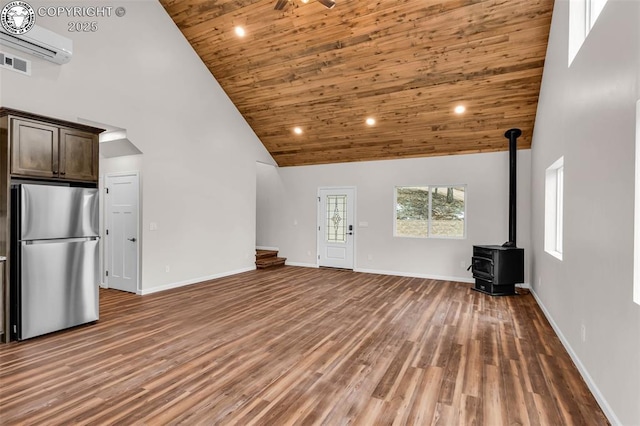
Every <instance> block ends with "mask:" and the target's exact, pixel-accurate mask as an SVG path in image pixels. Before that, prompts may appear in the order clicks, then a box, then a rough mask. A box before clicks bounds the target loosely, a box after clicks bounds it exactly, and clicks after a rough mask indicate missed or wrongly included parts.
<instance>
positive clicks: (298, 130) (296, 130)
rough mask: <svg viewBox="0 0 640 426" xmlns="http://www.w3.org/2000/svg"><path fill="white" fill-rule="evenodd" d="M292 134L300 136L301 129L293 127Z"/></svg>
mask: <svg viewBox="0 0 640 426" xmlns="http://www.w3.org/2000/svg"><path fill="white" fill-rule="evenodd" d="M293 133H295V134H296V135H301V134H302V128H300V127H294V128H293Z"/></svg>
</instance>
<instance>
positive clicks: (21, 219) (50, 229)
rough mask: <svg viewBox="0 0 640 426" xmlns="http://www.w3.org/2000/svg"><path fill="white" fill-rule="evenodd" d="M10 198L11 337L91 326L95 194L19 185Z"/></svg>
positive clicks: (94, 298) (95, 273)
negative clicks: (87, 324)
mask: <svg viewBox="0 0 640 426" xmlns="http://www.w3.org/2000/svg"><path fill="white" fill-rule="evenodd" d="M11 198H12V232H11V233H12V235H11V238H12V242H13V244H12V252H11V256H12V262H11V263H12V268H11V283H12V296H13V297H12V313H13V314H12V316H11V317H12V324H11V329H12V330H11V331H12V332H13V335H14V337H15V338H17V339H19V340H23V339H28V338H31V337H35V336H39V335H42V334H46V333H51V332H53V331H57V330H62V329H65V328H68V327H73V326H76V325H79V324H84V323H88V322H92V321H96V320H97V319H98V285H99V281H100V271H99V257H98V256H99V252H98V240H99V238H100V237H99V222H98V221H99V217H98V213H99V212H98V190H97V189H95V188H77V187H68V186H52V185H35V184H20V185H13V186H12V188H11Z"/></svg>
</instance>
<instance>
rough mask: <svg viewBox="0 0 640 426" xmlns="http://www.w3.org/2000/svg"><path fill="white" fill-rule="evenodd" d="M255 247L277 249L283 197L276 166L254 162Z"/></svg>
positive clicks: (282, 188)
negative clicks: (255, 180)
mask: <svg viewBox="0 0 640 426" xmlns="http://www.w3.org/2000/svg"><path fill="white" fill-rule="evenodd" d="M256 175H257V185H256V192H257V200H256V247H258V248H264V249H273V250H278V249H279V247H278V246H277V245H273V244H276V243H277V242H278V241H279V236H280V228H281V226H280V217H279V214H280V204H281V203H283V201H284V199H285V194H283V191H284V187H283V185H282V180H281V179H280V174H279V172H278V166H275V165H271V164H264V163H256Z"/></svg>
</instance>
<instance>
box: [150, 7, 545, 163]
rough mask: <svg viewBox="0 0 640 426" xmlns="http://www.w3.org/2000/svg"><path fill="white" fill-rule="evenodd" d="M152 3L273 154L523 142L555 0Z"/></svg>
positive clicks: (526, 143) (490, 147) (339, 157)
mask: <svg viewBox="0 0 640 426" xmlns="http://www.w3.org/2000/svg"><path fill="white" fill-rule="evenodd" d="M160 2H161V4H162V5H163V6H164V8H165V9H166V10H167V12H168V13H169V15H170V16H171V18H172V19H173V21H174V22H175V23H176V25H177V26H178V27H179V28H180V30H181V31H182V33H183V34H184V35H185V37H186V38H187V40H188V41H189V42H190V43H191V45H192V46H193V48H194V49H195V51H196V52H197V53H198V54H199V55H200V57H201V58H202V60H203V62H204V63H205V64H206V65H207V67H208V68H209V70H210V71H211V73H212V74H213V76H214V77H215V78H216V79H217V80H218V82H219V83H220V85H221V86H222V87H223V89H224V90H225V91H226V93H227V94H228V96H229V97H230V98H231V100H232V101H233V103H234V104H235V105H236V106H237V108H238V110H239V111H240V112H241V113H242V115H243V116H244V117H245V119H246V120H247V122H248V123H249V125H250V126H251V127H252V128H253V130H254V131H255V133H256V135H257V136H258V137H259V138H260V140H261V141H262V143H263V144H264V146H265V147H266V148H267V149H268V150H269V152H270V153H271V155H272V156H273V158H274V159H275V160H276V161H277V163H278V164H279V165H280V166H295V165H306V164H322V163H338V162H349V161H364V160H380V159H392V158H407V157H425V156H435V155H451V154H464V153H475V152H490V151H501V150H506V149H507V148H508V141H507V139H505V138H504V137H503V134H504V132H505V131H506V130H507V129H509V128H512V127H519V128H521V129H522V130H523V136H522V137H521V138H520V139H519V141H518V142H519V148H528V147H530V146H531V135H532V132H533V125H534V119H535V114H536V108H537V103H538V93H539V89H540V81H541V78H542V68H543V65H544V58H545V53H546V49H547V39H548V35H549V26H550V23H551V13H552V9H553V0H384V1H382V0H378V1H364V0H359V1H357V0H336V3H337V4H336V5H335V7H334V8H332V9H327V8H325V7H324V6H323V5H322V4H321V3H320V2H318V1H315V0H311V1H310V2H309V3H307V4H305V3H303V2H302V0H289V2H288V4H287V5H286V6H285V8H284V9H283V10H281V11H278V10H274V6H275V4H276V0H160ZM236 26H242V27H243V28H244V29H245V31H246V35H245V36H244V37H239V36H237V35H236V34H235V32H234V29H235V27H236ZM457 105H464V106H465V107H466V112H465V113H463V114H456V113H455V112H454V107H455V106H457ZM368 117H372V118H374V119H375V120H376V123H375V125H373V126H369V125H367V124H366V123H365V119H366V118H368ZM295 127H299V128H300V129H301V130H302V133H301V134H295V133H294V131H293V129H294V128H295Z"/></svg>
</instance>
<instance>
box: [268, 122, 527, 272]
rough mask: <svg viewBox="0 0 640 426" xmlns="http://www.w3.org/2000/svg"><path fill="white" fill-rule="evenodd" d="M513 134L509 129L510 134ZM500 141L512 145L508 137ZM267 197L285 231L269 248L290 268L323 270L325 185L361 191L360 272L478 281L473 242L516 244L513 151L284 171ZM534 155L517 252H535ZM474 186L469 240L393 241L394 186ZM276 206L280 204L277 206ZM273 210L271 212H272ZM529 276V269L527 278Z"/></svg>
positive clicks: (523, 158)
mask: <svg viewBox="0 0 640 426" xmlns="http://www.w3.org/2000/svg"><path fill="white" fill-rule="evenodd" d="M505 130H506V129H505ZM496 138H499V139H503V140H504V143H505V147H506V146H508V142H509V141H508V140H507V139H506V138H504V136H503V132H496ZM278 172H279V182H280V183H279V185H281V187H278V179H277V178H274V177H272V178H271V180H270V182H271V185H270V187H271V188H272V191H273V193H272V194H271V195H270V196H269V197H268V198H269V199H270V200H271V204H270V205H271V206H272V208H275V209H276V211H275V212H273V213H272V217H274V218H277V220H278V221H279V222H273V223H274V225H273V226H276V227H277V229H278V232H274V233H271V234H270V235H269V238H270V239H268V240H267V239H265V240H264V241H263V243H264V244H265V245H269V246H275V247H278V248H280V253H281V255H282V256H284V257H287V262H288V263H289V264H303V265H316V264H317V260H316V259H317V253H316V235H317V232H316V229H317V224H316V217H317V204H318V203H317V198H316V197H317V191H318V188H319V187H322V186H355V187H356V188H357V195H356V216H357V219H356V223H359V222H368V227H359V226H356V229H355V238H356V240H355V241H356V256H355V266H356V270H360V271H370V272H380V273H393V274H399V275H409V276H424V277H432V278H442V279H451V280H464V281H470V280H471V273H470V272H467V271H466V268H467V266H468V265H469V264H470V263H471V254H472V246H473V245H474V244H502V243H504V242H505V241H507V240H508V239H509V238H508V237H509V229H508V223H509V219H508V218H509V209H508V198H509V179H508V177H509V154H508V152H506V151H505V152H499V153H487V154H473V155H457V156H450V157H432V158H420V159H403V160H387V161H371V162H358V163H347V164H331V165H319V166H301V167H285V168H280V169H279V170H278ZM529 176H530V151H529V150H519V151H518V190H519V192H520V194H521V195H520V197H518V246H519V247H524V248H525V253H526V254H527V255H528V248H529V235H530V229H529V211H530V205H529V202H530V197H529V195H528V194H529V192H530V186H529ZM449 184H466V185H467V238H466V239H423V238H397V237H394V236H393V217H394V205H393V196H394V187H395V186H402V185H449ZM273 200H278V201H277V202H274V201H273ZM265 208H266V207H265ZM526 277H528V271H527V273H526Z"/></svg>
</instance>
